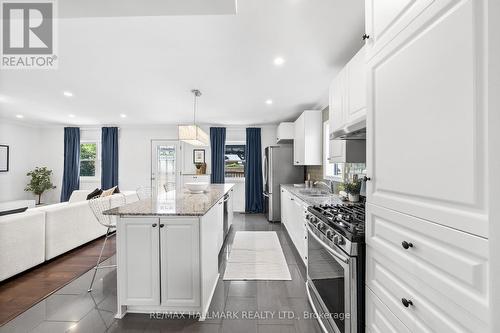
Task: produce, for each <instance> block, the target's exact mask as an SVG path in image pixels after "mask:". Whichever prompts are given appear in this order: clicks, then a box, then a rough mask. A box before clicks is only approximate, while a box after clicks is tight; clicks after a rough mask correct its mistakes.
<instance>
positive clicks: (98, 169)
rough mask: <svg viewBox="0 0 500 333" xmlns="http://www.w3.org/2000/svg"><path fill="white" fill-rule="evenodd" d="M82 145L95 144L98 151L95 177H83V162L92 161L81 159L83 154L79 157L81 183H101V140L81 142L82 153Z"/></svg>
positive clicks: (96, 151)
mask: <svg viewBox="0 0 500 333" xmlns="http://www.w3.org/2000/svg"><path fill="white" fill-rule="evenodd" d="M82 144H95V145H96V149H95V154H96V157H95V175H94V176H81V175H80V167H81V162H82V161H91V160H90V159H83V160H82V159H81V158H80V156H81V153H80V156H79V162H78V174H79V176H80V181H81V182H83V183H85V182H96V181H99V182H100V181H101V141H99V140H80V151H81V145H82Z"/></svg>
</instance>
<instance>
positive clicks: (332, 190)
mask: <svg viewBox="0 0 500 333" xmlns="http://www.w3.org/2000/svg"><path fill="white" fill-rule="evenodd" d="M313 185H314V186H316V185H322V186H324V187H326V188H328V190H329V191H330V193H331V194H333V192H334V189H333V182H329V184H328V183H326V182H324V181H322V180H319V181H315V182H314V184H313Z"/></svg>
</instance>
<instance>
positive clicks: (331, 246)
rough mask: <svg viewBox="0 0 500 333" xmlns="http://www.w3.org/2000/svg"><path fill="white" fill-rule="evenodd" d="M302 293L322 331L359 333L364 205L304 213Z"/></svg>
mask: <svg viewBox="0 0 500 333" xmlns="http://www.w3.org/2000/svg"><path fill="white" fill-rule="evenodd" d="M305 218H306V225H307V250H308V254H307V256H308V262H307V293H308V296H309V301H310V303H311V306H312V308H313V310H314V312H315V315H316V317H317V318H318V319H319V322H320V325H321V326H322V328H323V330H324V331H325V332H336V333H348V332H349V333H354V332H356V333H359V332H364V330H365V324H364V317H365V310H364V308H365V296H364V283H365V281H364V277H365V206H364V204H361V203H356V204H350V203H345V204H339V205H320V206H312V207H309V208H308V214H306V217H305Z"/></svg>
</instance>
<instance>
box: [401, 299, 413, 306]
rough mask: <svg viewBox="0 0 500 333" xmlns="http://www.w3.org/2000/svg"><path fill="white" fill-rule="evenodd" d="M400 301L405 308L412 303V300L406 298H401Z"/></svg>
mask: <svg viewBox="0 0 500 333" xmlns="http://www.w3.org/2000/svg"><path fill="white" fill-rule="evenodd" d="M401 303H403V305H404V307H405V308H407V307H409V306H410V305H413V302H412V301H411V300H409V299H406V298H401Z"/></svg>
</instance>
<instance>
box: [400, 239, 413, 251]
mask: <svg viewBox="0 0 500 333" xmlns="http://www.w3.org/2000/svg"><path fill="white" fill-rule="evenodd" d="M401 246H402V247H403V249H405V250H408V249H409V248H410V247H413V244H412V243H408V242H407V241H403V242H402V243H401Z"/></svg>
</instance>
